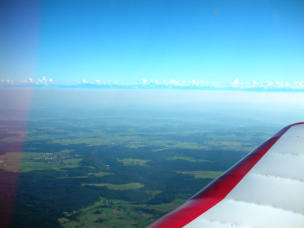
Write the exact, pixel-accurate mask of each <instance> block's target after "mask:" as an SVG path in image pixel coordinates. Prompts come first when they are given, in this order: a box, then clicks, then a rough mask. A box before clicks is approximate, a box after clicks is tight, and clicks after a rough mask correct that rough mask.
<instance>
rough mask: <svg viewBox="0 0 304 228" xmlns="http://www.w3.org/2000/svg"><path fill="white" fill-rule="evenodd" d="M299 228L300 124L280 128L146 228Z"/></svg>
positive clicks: (303, 221) (302, 190)
mask: <svg viewBox="0 0 304 228" xmlns="http://www.w3.org/2000/svg"><path fill="white" fill-rule="evenodd" d="M164 227H166V228H177V227H187V228H198V227H199V228H203V227H206V228H229V227H234V228H241V227H242V228H249V227H250V228H264V227H265V228H266V227H267V228H269V227H276V228H303V227H304V122H301V123H295V124H292V125H289V126H287V127H285V128H283V129H282V130H281V131H279V132H278V133H277V134H276V135H274V136H273V137H272V138H270V139H268V140H267V141H266V142H265V143H264V144H262V145H261V146H260V147H258V148H257V149H255V150H254V151H253V152H251V153H250V154H249V155H247V156H246V157H245V158H244V159H242V160H241V161H240V162H238V163H237V164H236V165H235V166H233V167H232V168H231V169H229V170H228V171H227V172H226V173H224V174H223V175H222V176H220V177H219V178H217V179H216V180H215V181H213V182H211V183H210V184H209V185H208V186H207V187H206V188H204V189H203V190H202V191H200V192H199V193H197V194H196V195H194V196H193V197H192V198H191V199H190V200H188V201H187V202H186V203H184V204H183V205H181V206H180V207H178V208H177V209H175V210H174V211H172V212H171V213H169V214H167V215H165V216H164V217H162V218H160V219H159V220H157V221H156V222H154V223H152V224H151V225H149V226H148V228H164Z"/></svg>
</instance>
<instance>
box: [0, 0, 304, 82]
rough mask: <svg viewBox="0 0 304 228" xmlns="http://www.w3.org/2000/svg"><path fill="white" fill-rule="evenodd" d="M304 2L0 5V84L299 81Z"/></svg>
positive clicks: (9, 1) (137, 0) (303, 71)
mask: <svg viewBox="0 0 304 228" xmlns="http://www.w3.org/2000/svg"><path fill="white" fill-rule="evenodd" d="M303 12H304V2H303V1H301V0H299V1H292V0H291V1H288V0H286V1H279V0H275V1H271V0H260V1H259V0H255V1H249V0H221V1H217V0H213V1H207V0H206V1H201V0H197V1H194V0H176V1H168V0H161V1H160V0H150V1H145V0H132V1H131V0H100V1H97V0H95V1H93V0H89V1H79V0H75V1H72V0H70V1H57V0H52V1H38V0H34V1H33V0H28V1H16V0H3V1H1V3H0V32H1V34H4V36H1V38H0V48H1V50H2V51H1V52H0V60H1V61H0V79H10V80H23V79H27V78H29V77H32V78H34V79H35V78H41V77H42V76H43V75H45V76H46V77H48V78H52V79H53V80H54V81H55V82H58V83H67V84H69V83H75V82H79V81H80V80H83V79H86V80H88V81H94V80H101V81H117V82H121V83H134V82H136V81H138V80H140V79H142V78H146V79H153V80H201V81H211V82H212V81H217V82H230V81H233V80H234V79H235V78H238V79H239V80H242V81H253V80H258V81H263V80H273V81H276V80H278V81H301V80H303V79H304V66H303V62H304V54H303V53H304V42H303V40H304V26H303V25H304V13H303Z"/></svg>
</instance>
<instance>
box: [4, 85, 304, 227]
mask: <svg viewBox="0 0 304 228" xmlns="http://www.w3.org/2000/svg"><path fill="white" fill-rule="evenodd" d="M0 95H1V96H0V104H1V106H0V107H1V108H0V129H1V132H2V133H1V135H0V148H1V150H0V172H1V177H2V178H1V179H0V181H1V182H2V183H3V184H4V185H7V184H10V186H11V188H12V189H13V190H14V189H15V190H14V191H12V190H10V192H3V191H4V190H5V189H4V190H3V189H2V192H0V193H1V194H0V195H4V193H5V194H6V195H9V196H10V198H9V199H5V200H4V201H3V202H5V205H1V207H0V210H2V211H5V212H8V209H10V210H11V211H10V213H8V215H7V216H8V218H9V223H10V224H11V227H41V226H43V227H100V226H104V227H144V226H145V225H147V224H149V223H150V222H151V221H154V220H155V219H157V218H158V217H159V216H161V215H163V214H164V213H166V212H168V211H170V210H172V209H173V208H175V207H177V206H178V205H180V204H181V203H182V202H184V201H185V200H186V199H187V198H189V197H190V196H191V195H193V194H194V193H195V192H197V191H198V190H200V189H201V188H203V187H204V186H206V185H207V184H208V183H209V182H210V181H211V180H213V179H214V178H216V177H217V176H219V175H220V174H221V173H223V172H224V171H225V170H226V169H228V168H229V167H230V166H231V165H233V164H234V163H235V162H237V161H238V160H239V159H241V158H242V157H243V156H245V155H246V154H247V153H248V152H250V151H252V150H253V149H254V148H255V147H257V146H258V145H260V144H261V143H262V142H264V141H265V140H266V139H267V138H269V137H270V136H272V135H273V134H274V133H276V132H277V131H278V130H279V129H281V128H282V127H284V126H285V125H287V124H290V123H293V122H297V121H301V120H302V118H303V116H304V105H303V100H304V99H303V96H304V95H303V94H302V93H261V92H259V93H256V92H231V91H230V92H227V91H197V90H119V89H115V90H111V89H105V90H102V89H46V88H44V89H28V88H27V89H20V88H19V89H1V90H0ZM18 176H19V178H17V177H18ZM4 177H7V178H6V179H5V178H4Z"/></svg>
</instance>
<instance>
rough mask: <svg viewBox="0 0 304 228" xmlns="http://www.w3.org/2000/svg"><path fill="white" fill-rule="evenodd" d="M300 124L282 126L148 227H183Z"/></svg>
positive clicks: (222, 195) (212, 204) (223, 196)
mask: <svg viewBox="0 0 304 228" xmlns="http://www.w3.org/2000/svg"><path fill="white" fill-rule="evenodd" d="M300 124H304V122H300V123H295V124H291V125H289V126H287V127H285V128H283V129H282V130H281V131H279V132H278V133H277V134H276V135H274V136H273V137H272V138H270V139H269V140H267V141H266V142H265V143H263V144H262V145H261V146H259V147H258V148H257V149H255V150H254V151H253V152H251V153H250V154H249V155H247V156H246V157H245V158H244V159H242V160H241V161H240V162H238V163H237V164H236V165H235V166H233V167H232V168H231V169H229V170H228V171H227V172H226V173H224V174H223V175H222V176H220V177H219V178H217V179H216V180H215V181H213V182H211V183H210V184H209V185H208V186H207V187H206V188H204V189H203V190H202V191H200V192H199V193H197V194H196V195H195V196H193V197H192V198H191V199H190V200H188V201H187V202H185V203H184V204H183V205H181V206H180V207H178V208H177V209H175V210H174V211H172V212H171V213H169V214H167V215H165V216H164V217H162V218H160V219H159V220H157V221H156V222H154V223H152V224H151V225H149V226H148V228H179V227H183V226H185V225H187V224H188V223H190V222H191V221H193V220H194V219H195V218H197V217H198V216H200V215H201V214H203V213H204V212H206V211H207V210H209V209H210V208H212V207H213V206H215V205H216V204H217V203H219V202H220V201H221V200H223V199H224V198H225V197H226V196H227V195H228V194H229V192H231V190H232V189H233V188H234V187H235V186H236V185H237V184H238V183H239V182H240V181H241V180H242V179H243V178H244V177H245V176H246V174H247V173H248V172H249V171H250V170H251V169H252V168H253V167H254V166H255V165H256V164H257V163H258V161H259V160H260V159H261V158H262V157H263V156H264V155H265V154H266V153H267V151H268V150H269V149H270V148H271V147H272V146H273V145H274V144H275V143H276V142H277V141H278V140H279V138H280V137H281V136H282V135H283V134H284V133H285V132H286V131H287V130H288V129H289V128H291V127H292V126H295V125H300Z"/></svg>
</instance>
